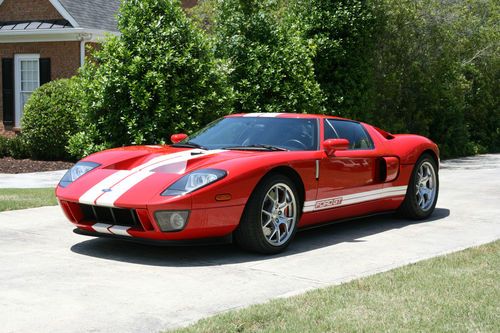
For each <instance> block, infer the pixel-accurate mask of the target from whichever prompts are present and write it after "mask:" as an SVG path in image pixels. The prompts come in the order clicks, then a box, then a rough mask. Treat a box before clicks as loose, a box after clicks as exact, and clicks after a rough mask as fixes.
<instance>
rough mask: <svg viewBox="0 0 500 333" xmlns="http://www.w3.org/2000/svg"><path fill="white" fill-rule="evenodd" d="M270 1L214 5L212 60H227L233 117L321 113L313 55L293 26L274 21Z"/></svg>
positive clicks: (237, 0)
mask: <svg viewBox="0 0 500 333" xmlns="http://www.w3.org/2000/svg"><path fill="white" fill-rule="evenodd" d="M278 10H279V6H278V2H277V1H273V0H264V1H257V0H247V1H243V0H219V1H218V2H217V7H216V15H215V25H214V27H213V30H214V39H215V45H216V54H217V56H218V57H220V58H222V59H227V60H228V62H229V66H230V68H231V72H230V75H229V79H230V82H231V84H232V85H233V87H234V90H235V92H236V105H235V109H236V110H237V111H238V112H310V113H320V112H322V108H321V105H322V101H323V97H322V93H321V90H320V87H319V85H318V84H317V82H316V81H315V79H314V71H313V63H312V59H311V58H312V55H313V51H314V49H313V48H312V47H311V45H309V44H308V43H307V41H305V40H303V39H302V38H301V35H300V33H299V32H300V31H299V29H298V26H297V25H296V24H290V23H287V22H284V21H283V20H280V17H279V15H278Z"/></svg>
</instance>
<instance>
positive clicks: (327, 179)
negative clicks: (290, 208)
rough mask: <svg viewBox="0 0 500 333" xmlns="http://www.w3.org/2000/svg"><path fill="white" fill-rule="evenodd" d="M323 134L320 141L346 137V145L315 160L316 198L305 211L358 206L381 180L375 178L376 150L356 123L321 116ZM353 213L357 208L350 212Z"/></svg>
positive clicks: (370, 194) (379, 188) (381, 185)
mask: <svg viewBox="0 0 500 333" xmlns="http://www.w3.org/2000/svg"><path fill="white" fill-rule="evenodd" d="M323 133H324V134H323V136H324V138H323V139H324V140H327V139H347V140H349V148H348V149H347V150H338V151H335V153H334V154H331V155H328V154H326V152H325V154H324V156H323V158H322V159H321V160H320V162H319V163H320V165H319V174H320V175H319V180H318V181H319V184H318V192H317V200H316V201H315V202H314V207H311V206H312V205H311V204H310V203H309V207H306V209H305V211H308V210H309V211H319V210H334V209H336V208H339V207H343V206H349V205H353V204H358V205H357V207H358V208H359V204H363V203H364V202H368V201H371V200H373V198H374V194H376V193H377V192H378V191H380V190H381V189H382V188H383V183H382V182H380V181H379V180H378V179H377V172H378V171H377V168H378V163H377V160H378V158H379V153H378V151H377V147H375V145H374V143H373V140H372V138H371V137H370V135H369V133H368V131H367V130H366V129H365V128H364V127H363V125H362V124H360V123H359V122H355V121H349V120H340V119H324V120H323ZM357 213H359V210H357V209H356V210H353V211H352V215H356V214H357ZM347 215H349V214H347ZM343 217H348V216H343Z"/></svg>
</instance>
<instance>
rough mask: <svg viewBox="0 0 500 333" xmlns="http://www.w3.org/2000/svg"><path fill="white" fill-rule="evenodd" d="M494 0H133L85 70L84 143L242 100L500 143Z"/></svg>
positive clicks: (196, 120) (446, 144)
mask: <svg viewBox="0 0 500 333" xmlns="http://www.w3.org/2000/svg"><path fill="white" fill-rule="evenodd" d="M498 22H500V3H499V2H498V1H495V0H479V1H477V0H452V1H444V2H443V1H442V0H425V1H413V0H401V1H400V0H326V1H324V0H323V1H320V0H263V1H257V0H204V1H202V2H201V3H200V5H199V6H197V7H195V8H193V9H190V10H189V17H187V16H186V15H185V14H184V12H183V11H182V10H181V9H180V7H179V4H178V2H177V1H174V0H159V1H154V0H143V1H140V0H125V1H124V3H123V4H122V7H121V14H120V16H119V27H120V30H121V33H122V35H121V37H110V38H109V39H108V40H107V42H106V43H105V44H104V45H103V46H102V48H101V50H99V51H97V52H96V53H95V55H94V57H93V59H92V61H91V62H89V63H87V65H86V66H85V68H84V70H82V71H81V73H80V78H81V82H82V86H81V90H82V92H83V97H82V112H81V114H82V117H81V118H80V119H79V120H78V121H79V124H80V125H79V126H78V127H80V128H84V129H85V130H84V131H81V132H79V133H77V134H75V135H73V136H72V138H71V139H70V143H69V151H70V152H71V154H72V155H73V156H78V157H80V156H84V155H87V154H89V153H91V152H94V151H97V150H100V149H104V148H107V147H114V146H120V145H124V144H131V143H133V144H141V143H158V142H165V141H166V138H167V137H168V135H169V134H172V133H174V132H179V131H187V132H190V131H192V130H194V129H196V128H198V127H199V126H200V125H202V124H205V123H207V122H209V121H210V120H212V119H214V118H216V117H218V116H220V115H223V114H226V113H230V112H233V111H237V112H310V113H328V114H336V115H340V116H344V117H350V118H354V119H359V120H363V121H366V122H369V123H373V124H374V125H377V126H379V127H382V128H384V129H387V130H389V131H391V132H394V133H408V132H411V133H416V134H421V135H425V136H429V137H430V138H431V139H433V140H434V141H435V142H437V143H438V144H439V146H440V148H441V153H442V157H445V158H446V157H454V156H463V155H468V154H473V153H481V152H487V151H493V152H499V151H500V102H499V100H500V97H499V96H500V95H499V94H498V91H499V90H500V89H499V88H500V56H499V54H500V42H499V40H500V28H499V25H498Z"/></svg>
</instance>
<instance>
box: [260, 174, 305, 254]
mask: <svg viewBox="0 0 500 333" xmlns="http://www.w3.org/2000/svg"><path fill="white" fill-rule="evenodd" d="M296 222H297V199H296V198H295V195H294V193H293V191H292V189H291V188H290V187H289V186H288V185H286V184H284V183H277V184H275V185H273V186H272V187H271V188H270V189H269V191H268V192H267V193H266V195H265V197H264V201H263V202H262V208H261V223H262V232H263V233H264V237H265V239H266V241H267V242H268V243H269V244H271V245H273V246H280V245H282V244H284V243H286V241H288V239H289V238H290V237H291V236H292V233H293V230H294V227H295V223H296Z"/></svg>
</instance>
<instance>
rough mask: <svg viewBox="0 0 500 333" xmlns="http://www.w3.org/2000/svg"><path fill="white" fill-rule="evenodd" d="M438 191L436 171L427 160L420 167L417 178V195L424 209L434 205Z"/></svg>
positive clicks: (419, 203)
mask: <svg viewBox="0 0 500 333" xmlns="http://www.w3.org/2000/svg"><path fill="white" fill-rule="evenodd" d="M436 192H437V187H436V171H435V170H434V166H433V165H432V164H431V163H430V162H428V161H425V162H424V163H422V164H421V165H420V167H419V168H418V171H417V177H416V179H415V195H416V199H417V204H418V206H419V207H420V209H422V211H428V210H429V209H431V207H433V204H434V199H435V197H436Z"/></svg>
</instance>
